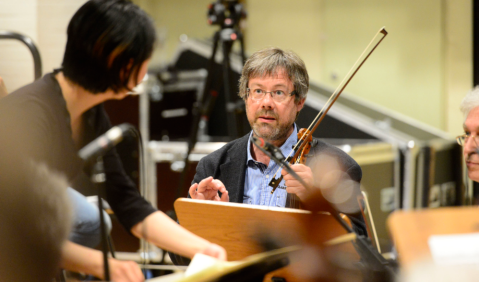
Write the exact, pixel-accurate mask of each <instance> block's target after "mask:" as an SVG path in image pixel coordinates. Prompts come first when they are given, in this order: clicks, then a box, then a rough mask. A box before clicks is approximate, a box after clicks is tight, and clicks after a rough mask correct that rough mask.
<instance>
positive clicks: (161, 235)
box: [131, 211, 226, 260]
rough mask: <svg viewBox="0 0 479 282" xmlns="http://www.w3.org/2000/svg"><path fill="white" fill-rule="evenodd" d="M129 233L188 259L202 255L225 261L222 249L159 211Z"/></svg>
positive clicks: (224, 252) (224, 253)
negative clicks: (198, 254)
mask: <svg viewBox="0 0 479 282" xmlns="http://www.w3.org/2000/svg"><path fill="white" fill-rule="evenodd" d="M131 233H133V234H134V235H135V236H137V237H138V238H143V239H145V240H147V241H149V242H151V243H153V244H155V245H156V246H158V247H160V248H164V249H167V250H169V251H171V252H174V253H177V254H180V255H182V256H186V257H189V258H192V257H193V256H194V255H195V254H197V253H202V254H205V255H208V256H212V257H215V258H217V259H220V260H226V251H225V249H224V248H222V247H220V246H218V245H216V244H212V243H210V242H209V241H207V240H205V239H203V238H201V237H198V236H196V235H195V234H193V233H191V232H190V231H188V230H186V229H185V228H183V227H181V226H180V225H179V224H178V223H176V222H175V221H173V220H172V219H171V218H169V217H168V216H167V215H166V214H164V213H162V212H160V211H157V212H155V213H152V214H150V215H149V216H147V217H146V218H145V219H144V220H143V221H142V222H140V223H138V224H136V225H135V226H133V228H132V229H131Z"/></svg>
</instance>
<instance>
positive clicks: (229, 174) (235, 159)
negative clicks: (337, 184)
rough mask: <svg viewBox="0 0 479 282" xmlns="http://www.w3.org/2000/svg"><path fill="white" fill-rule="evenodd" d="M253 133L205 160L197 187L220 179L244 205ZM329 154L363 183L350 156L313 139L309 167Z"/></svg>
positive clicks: (198, 174) (231, 197)
mask: <svg viewBox="0 0 479 282" xmlns="http://www.w3.org/2000/svg"><path fill="white" fill-rule="evenodd" d="M248 137H249V133H248V134H247V135H245V136H243V137H241V138H239V139H236V140H234V141H231V142H229V143H228V144H226V145H225V146H223V147H222V148H220V149H218V150H216V151H214V152H213V153H211V154H209V155H208V156H206V157H204V158H202V159H201V160H200V162H199V163H198V166H197V167H196V174H195V177H194V179H193V183H199V182H200V181H201V180H203V179H205V178H207V177H209V176H213V178H214V179H219V180H221V182H223V184H224V185H225V187H226V189H227V190H228V193H229V197H230V202H236V203H242V202H243V193H244V183H245V174H246V159H247V157H246V146H248ZM325 154H327V155H329V156H334V157H336V158H337V160H338V161H339V163H340V165H341V168H342V170H343V171H345V172H346V173H347V174H348V175H349V177H351V179H352V180H354V181H356V182H358V183H359V182H360V181H361V177H362V172H361V167H359V165H358V164H357V163H356V161H354V160H353V159H352V158H351V157H350V156H349V155H348V154H346V153H345V152H343V151H342V150H340V149H338V148H337V147H334V146H332V145H329V144H327V143H325V142H323V141H320V140H319V139H316V138H313V144H312V146H311V150H310V152H309V154H308V155H307V156H308V157H309V158H308V159H307V162H306V164H307V165H310V164H311V161H313V160H312V158H311V157H312V156H315V158H314V161H321V156H324V155H325Z"/></svg>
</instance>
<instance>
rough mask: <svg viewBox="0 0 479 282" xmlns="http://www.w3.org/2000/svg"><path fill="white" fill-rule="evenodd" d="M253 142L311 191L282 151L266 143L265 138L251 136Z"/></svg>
mask: <svg viewBox="0 0 479 282" xmlns="http://www.w3.org/2000/svg"><path fill="white" fill-rule="evenodd" d="M251 142H253V144H254V145H255V146H256V147H258V148H259V149H260V150H261V151H262V152H263V153H265V154H266V155H267V156H268V157H270V159H272V160H273V161H274V162H276V163H277V164H278V165H279V166H281V167H282V168H284V169H286V171H287V172H288V173H289V174H291V175H292V176H293V177H294V178H295V179H296V180H298V181H299V183H301V184H302V185H303V186H304V187H305V188H306V189H307V190H309V189H311V187H310V186H309V185H308V184H306V182H304V180H303V179H302V178H301V177H299V175H298V174H296V172H295V171H294V170H293V169H292V168H291V166H289V164H288V162H287V161H286V160H285V157H284V155H283V153H282V152H281V150H280V149H279V148H278V147H276V146H275V145H273V144H271V143H268V142H266V141H264V139H263V138H259V137H254V136H253V135H251Z"/></svg>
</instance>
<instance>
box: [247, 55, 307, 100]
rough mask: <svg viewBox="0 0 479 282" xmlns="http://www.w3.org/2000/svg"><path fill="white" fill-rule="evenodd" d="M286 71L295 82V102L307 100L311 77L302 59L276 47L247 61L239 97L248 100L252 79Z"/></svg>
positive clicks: (252, 56)
mask: <svg viewBox="0 0 479 282" xmlns="http://www.w3.org/2000/svg"><path fill="white" fill-rule="evenodd" d="M280 70H285V71H286V73H287V74H288V78H289V80H291V82H293V86H294V94H295V97H296V98H295V101H296V102H298V101H299V100H301V99H304V98H306V94H307V93H308V89H309V75H308V71H307V70H306V66H305V64H304V62H303V60H301V58H300V57H299V56H298V55H297V54H296V53H294V52H292V51H288V50H281V49H279V48H276V47H271V48H266V49H262V50H259V51H257V52H255V53H253V55H251V57H249V59H248V60H247V61H246V63H245V65H244V67H243V71H242V73H241V78H240V81H239V93H238V95H239V96H240V97H241V98H242V99H243V100H246V98H247V97H248V96H247V94H248V93H247V88H248V82H249V79H250V78H255V77H265V76H274V75H276V74H277V73H278V71H280Z"/></svg>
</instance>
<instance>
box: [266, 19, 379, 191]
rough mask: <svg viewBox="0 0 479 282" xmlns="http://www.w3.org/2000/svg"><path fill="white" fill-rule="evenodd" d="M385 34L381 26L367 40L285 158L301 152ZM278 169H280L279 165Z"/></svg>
mask: <svg viewBox="0 0 479 282" xmlns="http://www.w3.org/2000/svg"><path fill="white" fill-rule="evenodd" d="M387 34H388V32H387V31H386V29H385V27H382V28H381V29H379V31H378V32H377V33H376V34H375V35H374V37H373V39H372V40H371V42H369V44H368V46H366V49H364V51H363V52H362V53H361V55H360V56H359V58H358V59H357V60H356V62H355V63H354V65H353V66H352V67H351V69H350V70H349V72H348V74H347V75H346V76H345V77H344V79H343V80H342V81H341V83H340V84H339V86H338V87H337V88H336V90H335V91H334V92H333V94H332V95H331V96H330V97H329V99H328V101H327V102H326V104H324V106H323V108H322V109H321V111H320V112H319V113H318V115H317V116H316V117H315V118H314V120H313V122H312V123H311V124H310V125H309V127H308V130H306V131H305V133H304V134H303V136H301V138H300V139H299V140H298V143H296V145H295V146H294V148H293V150H292V151H291V152H290V153H289V155H288V156H287V157H286V158H289V157H290V156H291V153H292V152H295V154H294V155H293V157H292V158H291V159H292V160H295V159H297V158H298V155H299V154H300V153H301V151H302V149H303V148H304V146H305V145H306V142H301V141H302V140H308V138H309V137H310V136H312V135H313V133H314V131H315V130H316V128H317V127H318V125H319V124H320V123H321V121H322V120H323V119H324V117H325V116H326V114H327V113H328V111H329V109H330V108H331V106H333V104H334V102H336V100H337V99H338V98H339V95H341V93H342V92H343V90H344V89H345V88H346V86H347V85H348V84H349V82H350V81H351V79H352V78H353V77H354V75H356V73H357V72H358V70H359V69H360V68H361V67H362V65H363V64H364V62H366V60H367V59H368V58H369V56H371V54H372V53H373V51H374V50H375V49H376V47H378V45H379V44H380V43H381V42H382V41H383V39H384V38H385V37H386V35H387ZM279 169H281V167H280V168H279ZM279 169H278V171H279ZM278 171H276V173H275V174H274V175H275V176H276V174H277V173H278ZM279 179H282V177H281V178H279ZM279 179H275V178H274V176H273V179H272V180H271V182H270V183H269V184H270V186H272V187H273V190H272V191H271V193H273V192H274V190H275V189H276V187H278V184H279V183H280V182H281V180H279ZM278 180H279V181H278Z"/></svg>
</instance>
